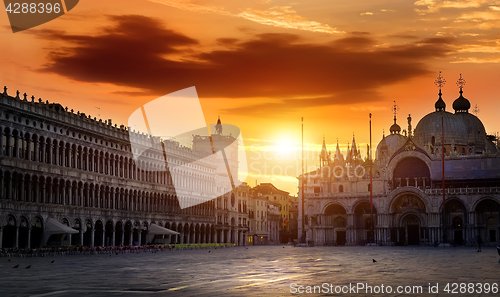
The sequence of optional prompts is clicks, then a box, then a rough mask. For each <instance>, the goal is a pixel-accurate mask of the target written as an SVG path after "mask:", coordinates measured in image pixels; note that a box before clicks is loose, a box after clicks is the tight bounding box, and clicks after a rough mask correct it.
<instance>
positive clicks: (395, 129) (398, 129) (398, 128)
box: [389, 116, 401, 134]
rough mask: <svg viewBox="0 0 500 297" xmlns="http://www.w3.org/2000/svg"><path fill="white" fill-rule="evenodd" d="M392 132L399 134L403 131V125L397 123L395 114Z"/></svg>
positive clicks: (390, 129)
mask: <svg viewBox="0 0 500 297" xmlns="http://www.w3.org/2000/svg"><path fill="white" fill-rule="evenodd" d="M389 131H391V134H399V133H400V132H401V127H400V126H399V125H398V124H397V123H396V116H394V124H392V126H391V128H389Z"/></svg>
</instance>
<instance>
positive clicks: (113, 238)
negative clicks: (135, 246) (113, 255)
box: [109, 230, 123, 246]
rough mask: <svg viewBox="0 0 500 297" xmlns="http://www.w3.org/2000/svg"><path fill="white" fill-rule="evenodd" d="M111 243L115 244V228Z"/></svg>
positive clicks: (111, 244)
mask: <svg viewBox="0 0 500 297" xmlns="http://www.w3.org/2000/svg"><path fill="white" fill-rule="evenodd" d="M122 237H123V236H122ZM109 245H110V246H115V230H113V235H112V236H111V242H110V243H109Z"/></svg>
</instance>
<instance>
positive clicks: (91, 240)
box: [90, 228, 95, 246]
mask: <svg viewBox="0 0 500 297" xmlns="http://www.w3.org/2000/svg"><path fill="white" fill-rule="evenodd" d="M94 236H95V229H93V228H92V230H90V246H94Z"/></svg>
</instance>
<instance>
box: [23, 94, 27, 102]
mask: <svg viewBox="0 0 500 297" xmlns="http://www.w3.org/2000/svg"><path fill="white" fill-rule="evenodd" d="M23 96H24V101H26V100H28V94H26V93H24V94H23Z"/></svg>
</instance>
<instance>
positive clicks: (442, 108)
mask: <svg viewBox="0 0 500 297" xmlns="http://www.w3.org/2000/svg"><path fill="white" fill-rule="evenodd" d="M441 95H443V94H442V93H441V89H439V99H438V100H437V101H436V104H434V107H435V108H436V111H445V110H446V103H444V100H443V98H441Z"/></svg>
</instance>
